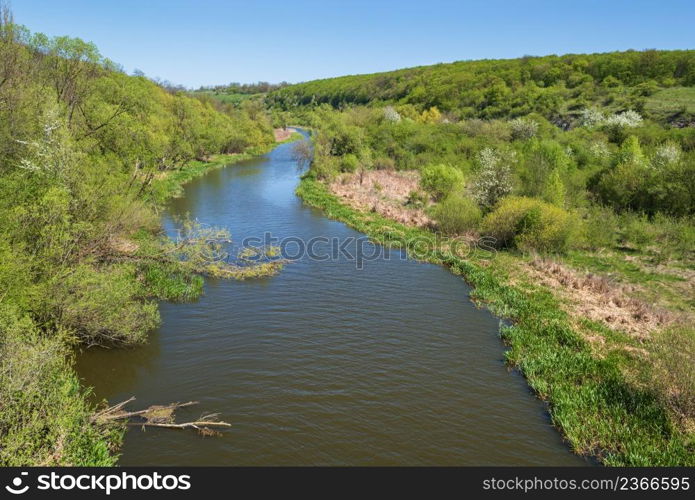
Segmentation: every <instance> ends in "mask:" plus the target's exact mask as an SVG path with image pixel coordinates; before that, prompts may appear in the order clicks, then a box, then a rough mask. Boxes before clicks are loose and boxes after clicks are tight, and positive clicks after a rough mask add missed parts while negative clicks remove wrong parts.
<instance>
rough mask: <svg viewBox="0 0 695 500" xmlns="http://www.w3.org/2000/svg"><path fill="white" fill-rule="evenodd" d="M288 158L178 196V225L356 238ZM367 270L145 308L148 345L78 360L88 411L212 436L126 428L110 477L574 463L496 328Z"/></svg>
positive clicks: (441, 285) (246, 286)
mask: <svg viewBox="0 0 695 500" xmlns="http://www.w3.org/2000/svg"><path fill="white" fill-rule="evenodd" d="M291 148H292V146H291V145H288V144H285V145H281V146H279V147H278V148H276V149H275V150H274V151H273V152H272V153H270V154H268V155H266V156H263V157H261V158H256V159H253V160H249V161H246V162H243V163H241V164H238V165H234V166H230V167H228V168H224V169H219V170H215V171H212V172H210V173H209V174H207V175H206V176H204V177H202V178H200V179H197V180H195V181H193V182H191V183H189V184H188V185H187V186H186V188H185V195H184V197H182V198H179V199H176V200H173V201H172V202H171V204H170V207H169V211H168V216H167V218H165V221H164V223H165V228H167V230H169V231H172V230H173V222H172V218H173V217H175V216H179V215H183V214H186V213H190V214H191V216H192V217H195V218H197V219H198V220H200V221H201V222H203V223H206V224H212V225H215V226H224V227H227V228H229V229H230V230H231V232H232V235H233V237H234V238H235V239H236V240H237V241H238V240H240V239H243V238H245V237H249V236H257V237H262V236H263V234H264V233H265V232H266V231H270V232H271V233H272V234H273V235H274V236H276V237H278V238H286V237H290V236H294V237H299V238H304V239H309V238H312V237H315V236H327V237H338V238H348V237H359V236H360V235H359V234H358V233H356V232H355V231H353V230H351V229H350V228H348V227H346V226H345V225H343V224H341V223H339V222H336V221H332V220H329V219H327V218H325V217H324V216H323V215H322V214H321V212H319V211H317V210H314V209H311V208H308V207H306V206H303V204H302V203H301V200H299V199H298V198H297V197H296V196H295V195H294V189H295V187H296V184H297V182H298V173H297V168H296V164H295V162H294V161H293V160H292V155H291ZM386 255H387V256H390V257H391V258H390V259H386V258H380V259H377V260H374V261H369V262H366V263H365V267H364V269H362V270H357V269H356V268H355V263H354V262H351V261H349V260H348V259H343V258H341V259H338V260H332V261H322V262H318V261H315V260H311V259H308V258H302V259H300V260H299V261H297V262H293V263H292V264H290V265H288V266H287V267H286V268H285V269H284V270H283V271H282V273H281V274H280V275H278V276H275V277H272V278H264V279H259V280H251V281H245V282H236V281H226V280H207V282H206V287H205V295H204V296H203V297H202V298H201V299H200V300H199V301H197V302H195V303H189V304H168V303H164V304H162V305H161V314H162V320H163V322H162V326H161V328H160V329H159V330H158V331H157V332H155V333H154V334H153V335H152V338H151V341H150V343H149V344H148V345H146V346H143V347H139V348H136V349H130V350H109V351H106V350H90V351H88V352H86V353H85V354H83V355H82V356H81V357H80V359H79V367H78V369H79V372H80V373H81V375H82V376H83V377H84V378H85V381H86V383H87V384H89V385H93V386H94V388H95V393H96V395H97V396H98V397H104V398H108V399H109V401H112V402H115V401H119V400H123V399H126V398H128V397H130V396H133V395H135V396H136V397H137V401H138V406H141V407H144V406H146V405H149V404H161V403H169V402H172V401H187V400H197V401H200V405H199V406H197V407H191V408H184V409H182V410H180V413H179V418H180V419H186V418H195V417H198V416H199V415H200V414H201V413H211V412H219V413H220V418H222V419H223V420H225V421H228V422H231V423H232V424H233V427H232V428H231V430H229V431H225V433H224V435H223V437H220V438H215V439H211V438H202V437H200V436H198V435H196V434H194V433H188V432H172V431H168V430H160V429H148V431H147V432H141V431H140V430H139V429H137V428H133V429H130V430H129V432H128V435H127V437H126V440H125V444H124V448H123V457H122V459H121V463H122V464H124V465H138V464H152V465H204V464H211V465H240V464H243V465H314V464H352V465H398V464H402V465H420V464H443V465H445V464H446V465H456V464H459V465H482V464H490V465H493V464H499V465H533V464H537V465H563V464H565V465H576V464H582V463H584V462H583V461H582V460H581V459H579V458H577V457H575V456H573V455H572V454H570V453H569V451H568V450H567V448H566V447H565V446H564V444H563V443H562V441H561V439H560V436H559V434H558V433H557V432H556V431H555V430H554V429H553V428H552V427H551V425H550V422H549V420H548V417H547V414H546V412H545V410H544V407H543V405H542V404H541V403H540V402H539V401H538V400H536V399H535V398H534V397H533V396H532V395H531V394H530V393H529V391H528V388H527V386H526V383H525V381H524V380H523V379H522V378H521V377H520V376H518V375H517V374H515V373H510V372H509V371H508V370H507V368H506V367H505V365H504V361H503V357H504V356H503V354H504V353H503V347H502V345H501V343H500V341H499V337H498V334H497V331H498V320H496V319H495V318H493V317H492V316H491V315H490V314H489V313H488V312H486V311H484V310H479V309H476V308H475V307H474V306H473V304H472V303H471V302H470V300H469V299H468V292H469V288H468V287H467V285H466V284H465V283H464V281H463V280H461V278H459V277H456V276H454V275H452V274H451V273H449V272H448V271H447V270H446V269H444V268H441V267H438V266H434V265H430V264H423V263H419V262H415V261H411V260H402V259H398V258H395V257H396V256H395V255H393V254H391V253H390V251H386Z"/></svg>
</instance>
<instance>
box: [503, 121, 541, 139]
mask: <svg viewBox="0 0 695 500" xmlns="http://www.w3.org/2000/svg"><path fill="white" fill-rule="evenodd" d="M509 125H510V126H511V128H512V138H513V139H521V140H526V139H530V138H531V137H533V136H535V135H536V132H538V123H537V122H535V121H533V120H527V119H525V118H514V119H513V120H511V121H510V122H509Z"/></svg>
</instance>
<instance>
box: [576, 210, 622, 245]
mask: <svg viewBox="0 0 695 500" xmlns="http://www.w3.org/2000/svg"><path fill="white" fill-rule="evenodd" d="M617 231H618V221H617V217H616V215H615V212H613V210H611V209H610V208H607V207H602V206H592V207H590V208H589V209H588V210H587V213H586V216H585V218H584V223H583V224H582V239H583V244H584V246H585V247H586V248H589V249H590V250H599V249H601V248H611V247H613V246H614V245H615V242H616V235H617Z"/></svg>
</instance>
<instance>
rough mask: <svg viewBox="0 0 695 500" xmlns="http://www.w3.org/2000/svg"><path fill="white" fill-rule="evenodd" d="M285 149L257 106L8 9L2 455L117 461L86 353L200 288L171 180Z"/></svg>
mask: <svg viewBox="0 0 695 500" xmlns="http://www.w3.org/2000/svg"><path fill="white" fill-rule="evenodd" d="M272 142H273V136H272V129H271V128H270V122H269V120H268V118H267V117H266V114H265V112H264V110H263V109H262V107H261V106H260V105H259V104H258V103H248V104H247V105H245V106H242V107H232V106H227V105H224V104H220V103H218V102H217V101H214V100H212V99H210V98H206V97H204V96H200V97H199V98H191V97H189V96H187V95H184V94H183V93H181V92H168V91H167V90H165V89H164V88H162V87H160V86H159V85H157V84H155V83H154V82H152V81H150V80H148V79H147V78H145V77H143V76H127V75H126V74H124V73H123V72H122V71H121V70H120V69H119V68H118V66H116V65H115V64H114V63H112V62H111V61H109V60H107V59H105V58H103V57H102V56H101V55H100V54H99V52H98V50H97V48H96V47H95V46H94V45H92V44H91V43H87V42H84V41H82V40H79V39H76V38H69V37H56V38H50V37H47V36H45V35H43V34H41V33H31V32H29V31H28V30H27V29H26V28H24V27H22V26H18V25H16V24H14V23H13V22H12V17H11V14H10V13H9V11H7V10H4V11H3V12H2V18H1V19H0V359H1V360H2V365H1V368H0V464H2V465H27V464H33V465H52V464H71V465H80V464H84V465H106V464H113V463H114V461H115V457H116V455H115V454H114V453H113V451H114V450H113V449H112V447H113V446H114V445H115V444H117V443H118V441H119V434H120V431H118V430H114V429H111V428H104V427H98V426H95V425H92V424H91V423H90V415H91V413H92V407H91V406H90V404H88V402H87V398H86V395H85V393H84V389H83V388H81V387H80V384H79V382H78V379H77V377H76V376H75V374H74V373H73V370H72V365H71V359H72V352H73V349H74V348H75V347H77V346H81V345H82V346H84V345H114V344H115V345H128V344H134V343H138V342H142V341H144V340H145V337H146V334H147V332H148V331H149V330H150V329H151V328H152V327H154V326H155V325H156V324H157V322H158V318H159V316H158V311H157V305H156V302H154V301H153V299H154V298H155V297H167V298H173V299H183V298H187V297H190V296H194V295H195V294H196V293H199V290H200V288H201V286H202V284H201V281H200V278H196V277H194V276H192V275H191V274H190V273H189V272H188V269H186V268H185V267H182V266H181V265H179V264H178V263H177V260H179V259H178V257H180V254H181V252H182V251H181V249H178V248H173V247H167V244H166V243H161V242H160V241H159V239H158V237H157V233H158V232H159V231H160V226H159V222H158V216H157V211H158V203H159V202H161V201H162V200H163V199H164V197H166V195H167V194H168V192H167V190H168V189H169V188H170V187H171V186H169V184H167V183H166V182H164V181H166V180H167V179H168V178H169V177H170V176H171V175H173V174H176V175H183V174H182V173H185V172H186V168H188V165H194V166H199V165H204V164H205V162H206V161H208V160H209V159H210V157H211V156H213V155H215V154H218V153H242V152H249V151H250V152H253V151H261V150H263V149H264V148H266V147H267V146H268V145H270V144H271V143H272ZM187 262H188V263H192V262H193V261H192V260H191V259H190V258H188V259H187Z"/></svg>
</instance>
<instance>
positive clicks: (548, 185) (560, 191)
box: [543, 169, 565, 207]
mask: <svg viewBox="0 0 695 500" xmlns="http://www.w3.org/2000/svg"><path fill="white" fill-rule="evenodd" d="M543 199H544V200H545V201H547V202H548V203H550V204H552V205H556V206H558V207H562V206H564V205H565V185H564V184H563V182H562V178H561V177H560V172H559V170H558V169H554V170H553V171H552V172H550V175H549V176H548V179H547V180H546V182H545V187H544V188H543Z"/></svg>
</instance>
